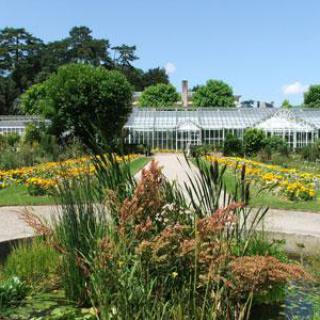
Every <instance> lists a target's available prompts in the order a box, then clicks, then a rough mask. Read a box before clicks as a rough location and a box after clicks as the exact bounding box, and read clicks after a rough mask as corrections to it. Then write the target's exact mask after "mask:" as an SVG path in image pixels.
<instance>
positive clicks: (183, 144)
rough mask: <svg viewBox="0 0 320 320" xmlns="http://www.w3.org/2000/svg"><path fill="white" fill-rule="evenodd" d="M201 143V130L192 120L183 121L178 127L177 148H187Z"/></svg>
mask: <svg viewBox="0 0 320 320" xmlns="http://www.w3.org/2000/svg"><path fill="white" fill-rule="evenodd" d="M200 144H201V130H200V128H198V127H197V126H196V125H195V124H193V123H192V122H188V123H183V124H181V125H180V126H179V127H178V128H177V143H176V149H177V150H187V149H189V148H190V147H191V146H193V145H200Z"/></svg>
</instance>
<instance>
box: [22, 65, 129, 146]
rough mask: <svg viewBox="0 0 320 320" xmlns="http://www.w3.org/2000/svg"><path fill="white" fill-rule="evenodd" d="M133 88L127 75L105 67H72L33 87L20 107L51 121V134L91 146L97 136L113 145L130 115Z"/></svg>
mask: <svg viewBox="0 0 320 320" xmlns="http://www.w3.org/2000/svg"><path fill="white" fill-rule="evenodd" d="M131 97H132V93H131V86H130V84H129V82H128V81H127V80H126V78H125V77H124V75H122V74H121V73H119V72H117V71H108V70H106V69H104V68H102V67H94V66H92V65H87V64H70V65H66V66H63V67H60V68H59V69H58V72H57V73H56V74H53V75H52V76H51V77H50V78H49V79H48V80H46V81H45V82H43V83H41V84H37V85H35V86H33V87H31V88H30V89H29V90H28V91H27V92H26V93H25V94H24V95H23V97H22V104H21V107H22V108H23V111H24V112H26V113H29V114H41V115H43V116H44V117H46V118H48V119H50V120H51V122H52V123H51V128H50V130H51V131H52V133H54V134H55V135H57V136H58V137H61V136H62V135H63V134H65V133H66V132H68V133H71V134H73V135H74V136H76V137H78V138H79V139H80V141H82V142H83V143H84V144H85V145H87V146H88V144H89V143H90V141H92V136H93V135H94V133H95V132H99V133H100V134H101V135H102V136H103V138H104V139H105V141H106V142H108V143H111V142H112V141H113V140H114V139H115V138H116V137H117V135H118V134H119V133H120V131H121V129H122V126H123V125H124V123H125V121H126V119H127V116H128V114H129V113H130V111H131Z"/></svg>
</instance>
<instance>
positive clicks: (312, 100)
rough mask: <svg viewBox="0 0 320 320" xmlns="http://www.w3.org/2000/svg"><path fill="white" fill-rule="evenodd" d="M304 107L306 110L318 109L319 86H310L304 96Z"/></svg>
mask: <svg viewBox="0 0 320 320" xmlns="http://www.w3.org/2000/svg"><path fill="white" fill-rule="evenodd" d="M304 106H305V107H306V108H320V85H313V86H310V88H309V90H308V91H307V92H306V93H305V94H304Z"/></svg>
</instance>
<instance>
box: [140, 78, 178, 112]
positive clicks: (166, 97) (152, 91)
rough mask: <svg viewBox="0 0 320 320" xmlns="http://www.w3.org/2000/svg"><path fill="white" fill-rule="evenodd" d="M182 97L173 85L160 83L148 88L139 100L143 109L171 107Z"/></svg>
mask: <svg viewBox="0 0 320 320" xmlns="http://www.w3.org/2000/svg"><path fill="white" fill-rule="evenodd" d="M179 98H180V96H179V94H178V93H177V90H176V88H175V87H174V86H173V85H171V84H164V83H160V84H157V85H153V86H150V87H148V88H146V89H145V90H144V91H143V92H142V95H141V97H140V99H139V105H140V106H141V107H170V106H172V105H174V104H175V103H176V102H177V101H178V100H179Z"/></svg>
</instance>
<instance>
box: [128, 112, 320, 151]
mask: <svg viewBox="0 0 320 320" xmlns="http://www.w3.org/2000/svg"><path fill="white" fill-rule="evenodd" d="M248 128H258V129H261V130H263V131H265V132H266V134H267V135H268V136H272V135H277V136H280V137H281V138H282V139H283V140H284V141H286V142H287V143H288V144H289V146H290V147H291V148H292V149H297V148H301V147H303V146H306V145H308V144H310V143H313V142H314V141H315V140H316V139H318V137H319V134H320V110H314V109H294V110H284V109H276V108H223V109H222V108H221V109H219V108H197V109H188V108H187V109H175V110H159V109H152V108H134V109H133V112H132V113H131V115H130V117H129V119H128V121H127V123H126V125H125V127H124V135H125V142H126V143H128V144H144V145H146V146H149V147H150V148H152V149H156V148H158V149H172V150H184V149H186V148H188V147H189V146H191V145H202V144H211V145H216V146H221V145H223V142H224V139H225V137H226V136H227V134H228V133H232V134H234V135H236V136H237V137H239V138H240V139H242V138H243V134H244V131H245V130H246V129H248Z"/></svg>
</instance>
